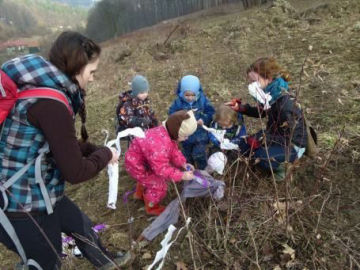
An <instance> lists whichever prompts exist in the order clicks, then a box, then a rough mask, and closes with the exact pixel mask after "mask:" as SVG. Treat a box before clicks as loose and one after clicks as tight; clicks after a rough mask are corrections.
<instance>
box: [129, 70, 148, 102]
mask: <svg viewBox="0 0 360 270" xmlns="http://www.w3.org/2000/svg"><path fill="white" fill-rule="evenodd" d="M131 90H132V92H131V95H132V96H133V97H136V96H137V95H138V94H141V93H145V92H149V90H150V86H149V82H148V80H147V79H146V78H145V77H144V76H141V75H136V76H135V77H134V78H133V80H132V82H131Z"/></svg>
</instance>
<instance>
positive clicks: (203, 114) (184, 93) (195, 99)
mask: <svg viewBox="0 0 360 270" xmlns="http://www.w3.org/2000/svg"><path fill="white" fill-rule="evenodd" d="M176 94H177V96H178V97H177V98H176V99H175V101H174V102H173V104H172V105H171V106H170V108H169V115H170V114H172V113H174V112H177V111H180V110H193V111H194V114H195V118H196V120H197V123H198V128H197V130H196V131H195V133H194V134H193V135H191V136H190V137H189V138H188V139H187V140H186V141H184V142H182V148H183V154H184V156H185V157H186V160H187V162H188V163H192V164H196V165H197V168H198V169H201V170H203V169H205V167H206V165H207V155H206V145H207V144H208V142H209V139H208V134H207V131H206V130H204V129H203V128H202V127H201V126H202V125H206V126H209V124H210V123H211V121H212V117H213V115H214V112H215V110H214V108H213V106H212V104H211V102H210V101H209V100H208V99H207V98H206V96H205V94H204V92H203V89H202V86H201V83H200V80H199V78H198V77H196V76H193V75H187V76H184V77H183V78H182V79H181V80H180V82H179V84H178V88H177V92H176Z"/></svg>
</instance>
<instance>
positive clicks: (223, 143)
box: [202, 125, 239, 150]
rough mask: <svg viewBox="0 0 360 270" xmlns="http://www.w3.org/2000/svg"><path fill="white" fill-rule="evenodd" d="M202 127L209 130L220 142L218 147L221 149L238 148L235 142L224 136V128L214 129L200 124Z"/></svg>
mask: <svg viewBox="0 0 360 270" xmlns="http://www.w3.org/2000/svg"><path fill="white" fill-rule="evenodd" d="M202 127H203V129H205V130H206V131H207V132H210V133H211V134H213V135H214V136H215V138H216V139H217V140H218V141H219V142H220V148H221V149H222V150H238V149H239V146H238V145H237V144H235V143H232V142H230V140H229V139H226V138H225V133H226V130H223V129H220V130H219V129H215V128H209V127H207V126H205V125H202Z"/></svg>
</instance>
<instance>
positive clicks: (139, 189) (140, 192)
mask: <svg viewBox="0 0 360 270" xmlns="http://www.w3.org/2000/svg"><path fill="white" fill-rule="evenodd" d="M134 199H136V200H144V187H143V186H142V185H141V184H140V183H137V184H136V190H135V193H134Z"/></svg>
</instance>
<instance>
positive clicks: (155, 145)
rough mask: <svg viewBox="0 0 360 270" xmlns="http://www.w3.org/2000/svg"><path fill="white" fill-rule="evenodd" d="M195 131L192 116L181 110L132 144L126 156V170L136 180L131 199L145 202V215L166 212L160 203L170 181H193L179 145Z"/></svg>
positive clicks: (191, 167) (195, 124)
mask: <svg viewBox="0 0 360 270" xmlns="http://www.w3.org/2000/svg"><path fill="white" fill-rule="evenodd" d="M196 128H197V122H196V119H195V117H194V113H193V112H192V111H189V112H186V111H184V110H182V111H178V112H176V113H174V114H172V115H170V116H169V118H168V119H167V120H166V121H165V122H164V124H163V125H162V126H159V127H155V128H151V129H149V130H147V131H146V133H145V138H136V139H134V140H133V141H132V143H131V145H130V147H129V150H128V151H127V152H126V154H125V168H126V171H127V172H128V173H129V174H130V175H131V177H133V178H134V179H135V180H136V181H137V186H136V192H135V195H134V197H135V198H137V199H144V201H145V210H146V212H147V213H148V214H151V215H160V214H161V212H162V211H163V210H164V209H165V207H164V206H160V205H159V203H160V201H161V200H162V199H163V198H164V197H165V196H166V192H167V185H168V182H169V181H174V182H179V181H181V180H185V181H189V180H191V179H193V172H192V170H193V169H194V167H193V166H192V165H190V164H187V163H186V159H185V157H184V156H183V154H182V153H181V151H180V150H179V147H178V142H180V141H184V140H186V139H187V138H188V136H190V135H191V134H193V133H194V132H195V130H196ZM187 168H190V169H191V170H190V171H186V169H187ZM184 170H185V171H184Z"/></svg>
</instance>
